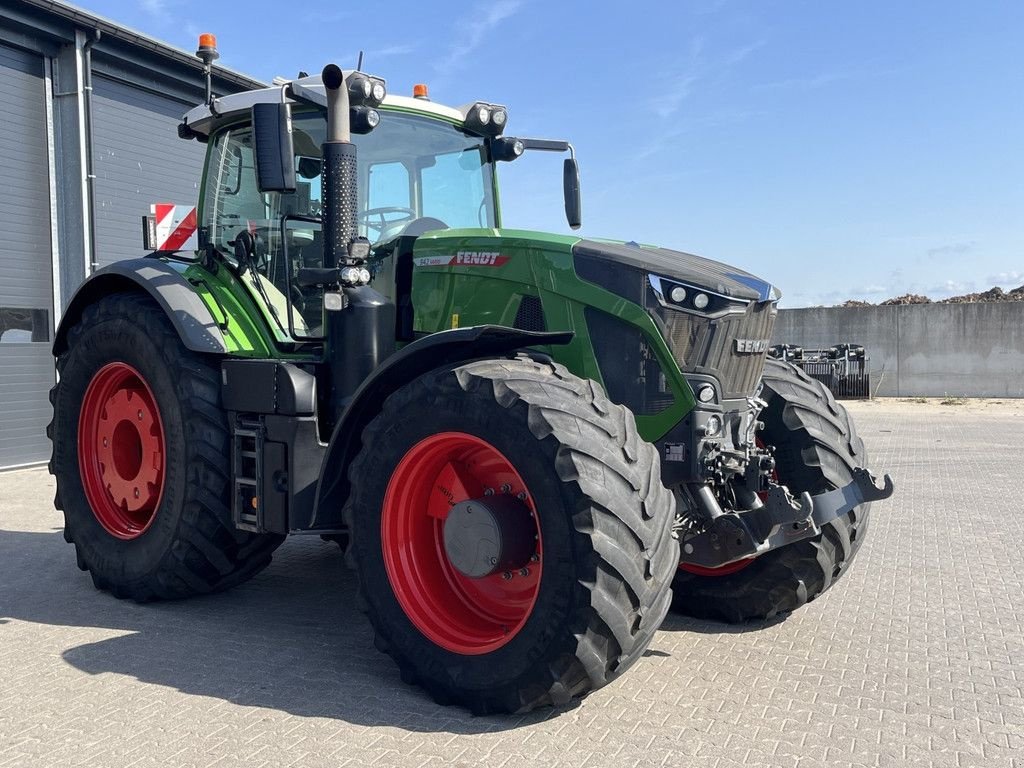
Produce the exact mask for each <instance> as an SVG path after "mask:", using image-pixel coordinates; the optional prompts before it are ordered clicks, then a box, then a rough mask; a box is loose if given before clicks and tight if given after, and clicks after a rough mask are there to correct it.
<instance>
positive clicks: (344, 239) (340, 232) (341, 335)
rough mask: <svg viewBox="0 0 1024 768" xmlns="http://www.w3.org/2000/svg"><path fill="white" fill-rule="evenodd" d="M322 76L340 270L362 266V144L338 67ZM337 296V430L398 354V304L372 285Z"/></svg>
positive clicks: (331, 356) (329, 218)
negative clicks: (358, 250)
mask: <svg viewBox="0 0 1024 768" xmlns="http://www.w3.org/2000/svg"><path fill="white" fill-rule="evenodd" d="M322 77H323V83H324V89H325V90H326V92H327V140H326V141H325V142H324V143H323V146H322V150H323V156H324V161H323V163H324V164H323V175H322V177H321V185H322V197H323V200H322V206H323V210H322V215H321V218H322V221H323V266H324V267H328V268H340V267H345V266H350V265H352V264H354V263H358V262H357V260H353V259H352V258H350V256H349V243H350V242H351V241H352V239H353V238H355V237H356V235H357V234H358V219H357V214H358V207H359V194H358V188H357V184H358V177H357V174H356V170H357V164H356V145H355V144H353V143H352V128H351V122H350V120H351V112H350V110H349V107H350V104H349V95H348V85H347V84H346V83H345V76H344V74H343V73H342V71H341V68H340V67H338V66H337V65H336V64H328V65H327V66H326V67H324V70H323V75H322ZM335 296H336V300H335V301H334V302H332V303H328V301H327V296H326V295H325V296H324V306H325V308H326V309H327V311H326V312H325V313H324V314H325V318H324V321H325V326H326V336H327V341H326V345H325V346H326V350H325V352H326V358H327V365H328V369H329V371H330V381H329V388H328V389H329V395H328V398H329V401H330V413H331V416H332V419H331V422H332V426H333V424H337V423H338V421H339V420H340V419H341V416H342V414H343V413H344V411H345V408H346V407H347V406H348V404H349V403H350V402H351V401H352V395H354V394H355V392H356V390H357V389H358V388H359V385H360V384H362V383H363V381H364V380H365V379H366V377H367V376H369V375H370V373H372V372H373V370H374V369H375V368H376V367H377V366H378V365H380V363H381V362H382V361H383V360H384V358H386V357H387V356H388V355H390V354H391V353H392V352H394V350H395V305H394V304H392V303H391V302H390V301H389V300H388V299H387V298H385V297H384V296H382V295H381V294H379V293H377V291H375V290H374V289H373V288H371V287H370V286H368V285H360V286H355V287H343V288H342V289H341V291H340V295H339V294H335Z"/></svg>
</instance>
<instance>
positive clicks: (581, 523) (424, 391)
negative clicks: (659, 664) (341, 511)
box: [345, 359, 679, 714]
mask: <svg viewBox="0 0 1024 768" xmlns="http://www.w3.org/2000/svg"><path fill="white" fill-rule="evenodd" d="M363 445H364V448H363V450H362V451H361V452H360V454H359V455H358V457H357V458H356V459H355V461H354V462H353V463H352V466H351V468H350V472H349V476H350V478H351V480H352V487H353V491H352V496H351V498H350V499H349V502H348V503H347V505H346V513H345V514H346V519H347V522H348V527H349V531H350V532H351V546H350V548H349V552H348V555H349V560H350V564H352V565H353V566H354V567H355V569H356V570H357V573H358V576H359V585H360V597H361V601H362V602H363V604H364V607H365V609H366V611H367V613H368V614H369V618H370V621H371V623H372V624H373V627H374V629H375V631H376V642H377V646H378V648H379V649H381V650H382V651H384V652H386V653H388V654H390V655H391V656H392V658H393V659H394V660H395V662H396V663H397V665H398V667H399V669H400V670H401V673H402V677H403V679H404V680H405V681H407V682H411V683H418V684H420V685H422V686H423V687H424V688H426V690H427V691H428V692H429V693H430V694H431V695H432V696H433V697H434V698H435V700H437V701H438V702H441V703H446V704H447V703H452V704H460V705H462V706H465V707H467V708H468V709H470V710H471V711H473V712H474V713H477V714H485V713H490V712H523V711H527V710H530V709H533V708H535V707H538V706H544V705H560V704H565V703H567V702H568V701H570V699H572V698H573V697H578V696H582V695H584V694H585V693H587V692H588V691H591V690H594V689H596V688H599V687H601V686H603V685H605V684H607V683H608V682H610V681H611V680H613V679H614V678H615V677H617V676H618V675H620V674H621V673H622V672H623V671H625V670H626V669H627V668H628V667H629V666H630V665H631V664H632V663H633V662H635V661H636V659H637V658H639V656H640V655H641V654H642V653H643V650H644V649H645V648H646V647H647V645H648V643H649V642H650V639H651V637H652V636H653V634H654V632H655V630H656V629H657V628H658V627H659V626H660V624H661V622H662V619H663V618H664V616H665V613H666V612H667V610H668V607H669V604H670V599H671V591H670V582H671V579H672V573H673V571H674V569H675V566H676V563H677V562H678V559H679V557H678V545H677V543H676V541H675V539H673V537H672V531H671V525H672V518H673V515H674V501H673V499H672V496H671V494H670V493H669V492H668V491H667V490H666V489H665V488H664V486H663V485H662V484H661V481H660V474H659V473H660V470H659V461H658V454H657V451H656V450H655V449H654V447H653V446H651V445H649V444H647V443H645V442H644V441H642V440H641V439H640V437H639V436H638V434H637V432H636V427H635V423H634V419H633V416H632V415H631V414H630V413H629V411H627V410H626V409H625V408H622V407H621V406H618V405H615V404H613V403H612V402H611V401H609V400H608V398H607V397H606V396H605V395H604V393H603V392H602V391H601V390H600V389H599V388H598V387H597V385H595V384H594V383H593V382H589V381H584V380H582V379H578V378H576V377H575V376H573V375H571V374H570V373H569V372H568V371H567V370H566V369H565V368H563V367H561V366H557V365H546V364H540V363H537V362H534V361H531V360H524V359H516V360H485V361H480V362H475V363H470V364H467V365H463V366H461V367H459V368H456V369H454V370H438V371H435V372H434V373H431V374H428V375H426V376H424V377H421V378H420V379H417V380H416V381H414V382H412V383H410V384H408V385H406V386H405V387H403V388H402V389H401V390H399V391H398V392H396V393H395V394H393V395H392V396H391V397H390V398H388V400H387V401H386V403H385V405H384V407H383V409H382V411H381V413H380V414H379V415H378V416H377V417H376V418H375V419H374V420H373V421H372V422H371V423H370V425H369V426H368V427H367V428H366V430H365V431H364V433H363ZM493 494H507V495H508V497H509V498H514V499H519V500H520V502H521V505H522V506H521V507H519V510H520V512H521V513H522V514H521V525H522V526H524V528H523V531H524V532H525V533H527V534H529V535H530V536H532V537H534V538H533V540H534V541H535V542H536V546H535V548H534V554H533V556H532V557H530V558H529V560H528V562H527V564H526V565H525V566H523V568H522V569H521V571H517V570H511V571H506V572H505V573H500V572H495V573H492V574H490V575H486V576H483V577H480V578H467V577H466V576H465V575H464V574H462V573H459V572H458V571H457V570H456V569H455V568H454V567H453V566H452V563H451V562H450V561H449V558H448V556H447V554H446V550H445V546H444V544H443V541H442V539H443V533H442V529H443V518H445V517H446V515H447V514H448V513H449V510H450V509H451V507H452V506H453V505H455V504H457V503H458V502H461V501H464V500H465V499H467V498H484V499H486V498H488V497H490V496H492V495H493Z"/></svg>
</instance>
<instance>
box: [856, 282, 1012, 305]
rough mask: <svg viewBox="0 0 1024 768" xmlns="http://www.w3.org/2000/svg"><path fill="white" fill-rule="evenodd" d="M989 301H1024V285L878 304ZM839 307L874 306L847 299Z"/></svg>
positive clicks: (901, 298) (907, 297)
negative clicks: (944, 297) (1006, 289)
mask: <svg viewBox="0 0 1024 768" xmlns="http://www.w3.org/2000/svg"><path fill="white" fill-rule="evenodd" d="M990 301H1024V285H1022V286H1019V287H1018V288H1011V289H1010V290H1009V291H1004V290H1003V289H1002V288H1000V287H999V286H998V285H997V286H996V287H994V288H989V289H988V290H987V291H982V292H981V293H965V294H964V295H963V296H950V297H949V298H948V299H937V300H936V301H934V302H933V301H932V300H931V299H929V298H928V297H927V296H922V295H921V294H919V293H905V294H903V295H902V296H895V297H893V298H891V299H886V300H885V301H880V302H878V306H880V307H888V306H892V305H893V304H974V303H977V302H990ZM839 306H840V307H873V306H875V305H874V304H872V303H871V302H870V301H861V300H859V299H848V300H847V301H844V302H843V303H842V304H840V305H839Z"/></svg>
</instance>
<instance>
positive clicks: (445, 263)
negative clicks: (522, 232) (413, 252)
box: [413, 251, 511, 267]
mask: <svg viewBox="0 0 1024 768" xmlns="http://www.w3.org/2000/svg"><path fill="white" fill-rule="evenodd" d="M510 258H511V256H503V255H502V254H500V253H498V252H497V251H459V252H458V253H456V254H455V255H454V256H420V257H418V258H416V259H413V263H414V264H416V266H417V267H500V266H501V265H502V264H505V263H507V262H508V260H509V259H510Z"/></svg>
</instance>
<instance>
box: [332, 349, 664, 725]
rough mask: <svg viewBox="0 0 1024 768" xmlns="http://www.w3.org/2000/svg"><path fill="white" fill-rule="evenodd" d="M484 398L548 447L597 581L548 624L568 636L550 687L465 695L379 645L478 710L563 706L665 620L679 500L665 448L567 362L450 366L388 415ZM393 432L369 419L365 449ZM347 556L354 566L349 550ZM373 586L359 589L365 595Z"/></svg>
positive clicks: (396, 398)
mask: <svg viewBox="0 0 1024 768" xmlns="http://www.w3.org/2000/svg"><path fill="white" fill-rule="evenodd" d="M453 373H454V375H452V374H453ZM474 393H475V396H477V397H487V398H491V399H493V401H494V402H496V403H497V404H498V405H500V406H501V407H503V408H506V409H510V410H512V409H520V410H521V411H522V420H523V422H524V423H525V424H526V426H527V427H528V429H529V430H530V432H531V433H532V435H533V437H534V439H536V440H537V441H538V443H540V444H545V443H549V444H550V446H551V450H553V452H554V454H555V456H556V460H555V464H554V466H555V470H556V473H557V476H558V477H559V479H560V480H561V482H562V483H563V484H567V485H570V486H573V487H574V488H575V489H576V490H575V493H576V495H577V496H578V498H579V499H580V502H579V505H578V507H577V509H576V512H575V514H573V516H572V518H571V520H570V524H571V526H572V528H573V529H574V530H575V531H576V532H577V533H581V534H585V540H586V541H589V542H590V552H589V553H588V554H587V555H586V558H585V567H584V570H585V571H586V572H587V573H589V574H592V578H591V577H588V578H581V579H580V580H579V582H578V583H579V585H580V586H581V587H582V589H583V592H582V593H581V595H580V597H579V599H578V600H577V602H576V604H575V606H574V608H573V611H574V617H575V618H574V620H573V622H572V626H571V627H567V626H553V627H551V629H550V632H551V633H555V634H559V633H560V634H561V635H562V637H561V638H560V640H559V642H560V643H561V644H562V647H563V648H564V652H563V653H562V654H561V655H560V656H559V657H558V658H557V660H555V661H554V662H552V663H549V664H547V666H546V668H545V669H546V676H545V677H544V679H543V681H541V682H538V681H537V680H536V679H533V680H530V681H529V682H527V681H525V680H524V681H515V682H512V683H510V684H509V685H508V686H506V687H505V688H503V689H499V690H490V691H476V690H474V691H471V692H468V693H467V692H465V691H457V690H455V689H453V688H451V687H450V686H447V685H445V684H443V683H442V682H439V681H435V680H428V679H424V678H422V677H420V676H418V675H416V674H415V673H414V672H413V671H412V670H411V666H412V664H411V663H410V660H408V659H405V658H403V657H402V655H401V653H400V652H399V651H398V649H397V644H395V643H392V642H389V641H388V639H387V638H381V637H380V631H379V629H378V631H377V635H378V640H377V647H378V648H380V649H382V650H383V651H384V652H385V653H389V654H390V655H392V657H393V658H394V659H395V661H396V663H397V664H398V666H399V668H400V670H402V673H403V676H408V677H410V678H417V682H418V683H419V684H420V685H423V686H424V687H425V688H426V689H427V690H428V692H429V693H430V694H431V695H432V696H433V697H434V699H435V700H436V701H438V702H439V703H449V702H452V701H456V702H458V703H459V704H461V705H463V706H465V707H467V708H468V709H470V710H471V711H473V712H474V713H476V714H487V713H491V712H500V711H509V712H525V711H528V710H530V709H533V708H535V707H538V706H559V705H564V704H565V703H567V702H568V701H569V700H570V699H572V698H574V697H577V696H580V695H583V694H585V693H586V692H588V691H590V690H593V689H596V688H599V687H601V686H603V685H605V684H607V683H609V682H611V681H612V680H613V679H614V678H616V677H617V676H618V675H619V674H621V673H622V672H623V671H624V670H625V669H626V668H627V667H628V666H629V665H630V664H631V663H632V662H633V661H634V660H635V659H636V658H638V657H639V656H640V655H641V654H642V653H643V651H644V649H645V648H646V647H647V645H648V644H649V642H650V640H651V638H652V636H653V634H654V632H655V631H656V630H657V628H658V627H659V626H660V625H661V622H662V620H663V619H664V617H665V614H666V613H667V611H668V609H669V606H670V604H671V587H670V584H671V573H672V570H673V569H674V568H675V564H676V563H677V562H678V545H677V543H676V541H675V539H674V538H673V537H672V531H671V526H672V519H673V515H672V510H673V509H674V499H673V498H672V496H671V493H670V492H669V491H668V490H667V489H666V488H665V487H664V486H663V485H662V483H661V481H660V473H659V470H658V466H659V456H658V452H657V449H656V448H655V447H654V446H653V445H651V444H649V443H646V442H644V441H643V440H642V439H641V438H640V437H639V434H638V433H637V431H636V427H635V423H634V418H633V416H632V414H630V413H629V411H628V410H626V409H625V408H623V407H622V406H619V405H616V404H614V403H612V402H611V401H610V400H609V399H608V398H607V396H606V395H605V393H604V392H603V390H602V389H601V388H600V387H599V386H597V385H595V384H593V383H592V382H589V381H584V380H582V379H578V378H577V377H575V376H573V375H572V374H571V373H570V372H569V371H568V370H567V369H566V368H565V367H563V366H561V365H557V364H553V363H541V362H537V361H534V360H529V359H524V358H516V359H495V360H481V361H477V362H472V363H469V364H466V365H462V366H460V367H458V368H457V369H455V370H454V372H453V371H451V370H450V369H449V370H444V369H441V370H438V371H435V372H434V373H433V374H430V375H427V376H424V377H421V378H420V379H419V380H417V381H415V382H413V383H412V384H410V385H408V386H406V387H403V388H402V389H400V390H398V391H397V392H395V393H393V394H392V395H391V396H390V397H389V398H388V399H387V401H386V402H385V404H384V407H383V409H382V413H384V412H388V411H390V412H399V413H400V412H402V411H403V410H404V409H406V408H407V407H409V406H410V405H411V404H412V403H414V402H421V403H422V402H424V401H427V402H429V401H431V400H438V401H441V400H449V399H451V398H456V397H459V398H463V399H464V398H465V396H466V395H474ZM383 427H384V421H383V420H382V419H381V418H380V417H378V418H377V419H375V420H374V421H373V422H371V423H370V424H369V425H368V426H367V428H366V430H365V431H364V433H363V444H364V445H373V443H374V440H375V438H376V437H377V433H378V431H379V430H381V429H383ZM365 460H366V453H365V452H364V453H361V454H360V455H359V457H357V458H356V459H355V461H353V463H352V465H351V467H350V470H349V476H350V478H351V479H352V481H353V484H354V485H355V484H356V481H357V479H358V478H359V477H360V476H361V475H362V474H363V473H364V472H365V471H366V467H365V466H364V461H365ZM356 507H357V504H356V502H355V500H354V499H353V498H350V499H349V501H348V503H347V504H346V507H345V517H346V522H347V523H348V526H349V530H352V529H353V525H354V524H355V515H356V513H357V509H356ZM347 554H348V562H349V563H350V565H353V566H355V565H356V563H355V561H354V558H353V552H352V547H351V546H350V548H349V551H348V553H347ZM357 570H358V569H357ZM659 576H660V578H659ZM364 589H365V587H364V586H363V585H362V584H360V592H361V593H362V592H363V590H364ZM371 602H372V601H370V600H367V596H366V595H365V594H361V599H360V603H361V604H362V605H364V606H367V607H368V612H369V613H370V614H371V621H373V618H374V617H373V608H372V607H371V606H370V603H371ZM373 623H374V624H375V625H376V622H375V621H374V622H373Z"/></svg>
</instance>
